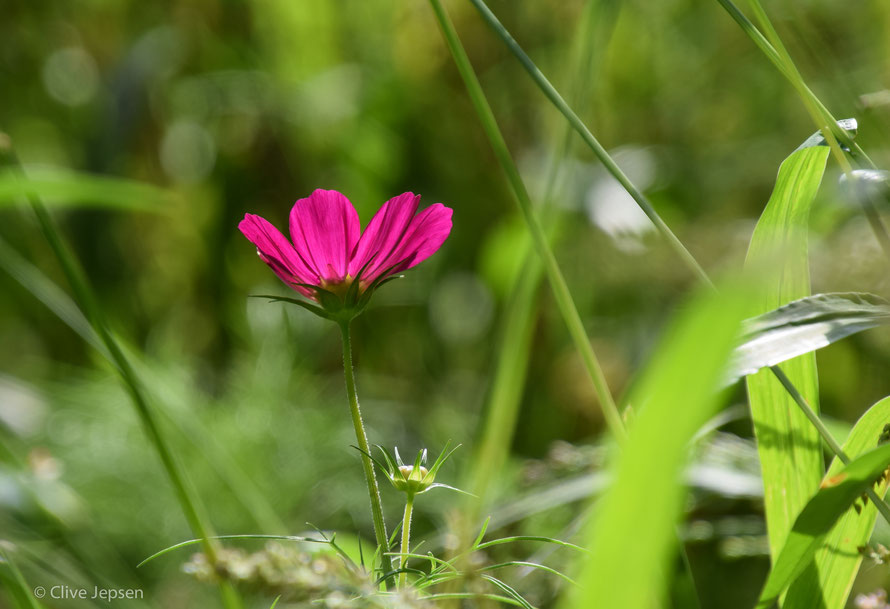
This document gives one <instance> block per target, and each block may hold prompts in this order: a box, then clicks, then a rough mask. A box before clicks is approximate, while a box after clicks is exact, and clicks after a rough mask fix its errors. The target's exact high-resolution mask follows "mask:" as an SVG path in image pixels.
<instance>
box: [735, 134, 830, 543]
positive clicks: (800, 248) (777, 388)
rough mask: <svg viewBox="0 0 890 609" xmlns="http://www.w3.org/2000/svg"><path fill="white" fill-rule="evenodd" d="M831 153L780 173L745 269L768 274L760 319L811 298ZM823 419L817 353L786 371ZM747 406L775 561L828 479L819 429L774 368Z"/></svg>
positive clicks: (802, 155) (758, 377)
mask: <svg viewBox="0 0 890 609" xmlns="http://www.w3.org/2000/svg"><path fill="white" fill-rule="evenodd" d="M828 154H829V150H828V148H827V147H825V146H811V147H807V148H803V149H799V150H797V151H796V152H794V153H792V154H791V155H790V156H789V157H788V158H787V159H785V161H784V162H783V163H782V165H781V166H780V167H779V173H778V177H777V178H776V185H775V188H774V189H773V193H772V195H771V196H770V199H769V201H768V202H767V204H766V208H765V209H764V210H763V214H762V215H761V216H760V220H759V221H758V222H757V226H756V228H755V229H754V234H753V235H752V237H751V244H750V246H749V248H748V256H747V260H746V266H749V267H753V268H754V269H755V270H756V271H757V272H758V273H760V274H765V275H766V277H765V279H766V286H767V290H766V291H765V292H764V295H763V298H762V301H761V302H760V303H759V307H758V310H756V312H757V313H764V312H767V311H772V310H774V309H776V308H778V307H779V306H781V305H783V304H785V303H788V302H790V301H792V300H796V299H800V298H803V297H806V296H809V295H810V278H809V261H808V245H807V230H808V225H809V213H810V207H811V205H812V202H813V199H814V198H815V196H816V192H817V191H818V189H819V185H820V183H821V181H822V176H823V173H824V171H825V164H826V162H827V159H828ZM780 372H784V375H785V376H787V377H788V378H789V379H790V380H791V382H792V383H793V385H794V386H796V387H797V388H798V390H799V392H800V394H801V395H802V396H803V398H804V399H805V400H806V402H807V403H809V404H810V405H811V406H812V410H814V411H815V412H817V413H818V380H817V374H816V360H815V355H813V354H812V353H809V354H806V355H803V356H800V357H797V358H795V359H792V360H790V361H787V362H785V363H784V364H783V365H782V368H781V371H780ZM747 386H748V403H749V405H750V408H751V418H752V420H753V422H754V433H755V435H756V436H757V449H758V452H759V455H760V464H761V472H762V474H763V485H764V507H765V511H766V521H767V529H768V531H769V543H770V553H771V555H772V557H773V558H775V557H776V555H777V553H778V551H779V549H780V548H781V547H782V545H783V544H784V541H785V536H786V535H787V534H788V531H789V530H790V529H791V525H792V523H793V522H794V519H795V518H796V517H797V514H798V513H800V510H801V509H803V506H804V505H805V504H806V502H807V501H808V500H809V499H810V497H811V496H812V495H813V494H814V493H815V492H816V489H817V488H818V487H819V481H820V480H821V478H822V473H823V471H824V470H823V461H822V445H821V440H820V436H819V433H818V431H817V430H816V429H815V428H814V427H813V426H812V424H811V423H810V421H809V419H808V418H807V417H806V416H805V415H804V413H803V412H802V411H800V410H799V407H798V404H796V403H795V401H794V400H793V399H792V398H791V397H790V396H789V395H788V394H787V393H786V390H785V388H784V387H783V385H782V383H780V382H778V381H777V379H776V378H775V376H774V374H773V373H771V372H770V371H769V370H763V371H761V372H759V373H757V374H754V375H751V376H748V377H747Z"/></svg>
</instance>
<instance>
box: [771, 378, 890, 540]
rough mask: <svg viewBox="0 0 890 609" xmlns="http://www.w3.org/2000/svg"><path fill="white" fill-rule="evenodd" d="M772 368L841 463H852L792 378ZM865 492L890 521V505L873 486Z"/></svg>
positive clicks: (885, 518)
mask: <svg viewBox="0 0 890 609" xmlns="http://www.w3.org/2000/svg"><path fill="white" fill-rule="evenodd" d="M770 370H772V371H773V374H775V375H776V378H777V379H779V382H780V383H782V386H783V387H784V388H785V391H787V392H788V394H789V395H790V396H791V398H792V399H793V400H794V403H795V404H797V405H798V407H799V408H800V410H801V412H803V414H804V415H805V416H806V417H807V418H808V419H809V420H810V423H812V424H813V427H815V428H816V430H817V431H818V432H819V435H820V436H822V439H823V440H824V441H825V443H826V444H827V445H828V447H829V448H830V449H831V452H833V453H834V454H835V455H837V458H838V459H840V460H841V463H843V464H844V465H847V464H848V463H850V457H849V456H847V453H845V452H844V449H843V448H842V447H841V445H840V444H838V443H837V440H835V439H834V436H832V435H831V432H830V431H828V428H827V427H825V423H823V422H822V419H820V418H819V415H817V414H816V413H815V412H813V409H812V408H810V405H809V404H808V403H807V400H806V398H804V397H803V396H802V395H801V393H800V391H798V390H797V387H795V386H794V383H792V382H791V379H789V378H788V377H787V376H786V375H785V373H784V372H783V371H782V369H781V368H779V367H778V366H770ZM865 492H866V494H867V495H868V498H869V499H871V500H872V502H873V503H874V504H875V507H876V508H877V509H878V511H879V512H880V513H881V516H883V517H884V520H886V521H887V522H890V506H888V505H887V503H886V502H885V501H884V500H883V499H882V498H881V497H879V496H878V494H877V493H876V492H875V490H874V489H873V488H871V487H868V489H867V490H866V491H865Z"/></svg>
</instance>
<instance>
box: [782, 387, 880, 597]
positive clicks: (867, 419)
mask: <svg viewBox="0 0 890 609" xmlns="http://www.w3.org/2000/svg"><path fill="white" fill-rule="evenodd" d="M887 421H890V398H884V399H883V400H881V401H880V402H878V403H877V404H875V405H874V406H872V407H871V408H869V409H868V410H867V411H866V412H865V414H863V415H862V417H860V419H859V420H858V421H857V422H856V425H855V426H854V427H853V429H852V431H850V435H849V436H848V437H847V440H846V442H844V452H845V453H846V454H847V455H849V456H851V457H854V458H856V457H859V456H861V455H863V454H865V452H866V451H868V450H871V449H872V448H874V447H875V445H876V444H877V443H878V439H879V438H880V437H881V434H882V432H883V429H884V426H885V425H886V424H887ZM842 469H843V463H841V461H840V460H839V459H835V460H834V461H833V462H832V463H831V467H829V468H828V476H829V477H832V476H837V475H838V474H839V473H840V472H841V470H842ZM884 490H885V487H880V488H879V489H878V490H877V494H878V496H879V497H883V495H884ZM876 516H877V510H876V509H875V504H874V501H868V502H865V504H864V506H863V507H862V509H861V511H860V512H857V511H855V510H849V511H848V512H846V513H845V514H844V515H843V516H842V517H841V518H840V520H838V521H837V524H835V526H834V528H833V529H832V530H831V533H830V534H829V535H828V538H827V539H826V540H825V543H824V544H823V546H822V547H821V548H819V549H818V550H817V551H816V555H815V559H814V561H813V562H814V564H815V569H809V570H807V571H805V572H804V573H803V575H801V576H800V578H798V580H797V581H796V582H794V584H792V585H791V588H790V589H789V590H788V594H787V595H786V596H785V603H784V605H783V607H784V609H810V608H811V607H822V608H824V609H842V608H843V607H844V606H845V604H846V602H847V597H848V596H849V594H850V589H851V588H852V587H853V580H854V579H855V578H856V573H857V572H858V571H859V565H860V563H861V562H862V555H861V554H860V553H859V548H860V547H861V546H864V545H865V544H866V543H868V539H869V537H870V536H871V532H872V529H873V528H874V525H875V519H876ZM816 574H818V575H816Z"/></svg>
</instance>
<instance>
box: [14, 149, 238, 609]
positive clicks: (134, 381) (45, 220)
mask: <svg viewBox="0 0 890 609" xmlns="http://www.w3.org/2000/svg"><path fill="white" fill-rule="evenodd" d="M7 155H8V156H9V157H10V158H11V160H12V166H14V167H21V165H20V164H19V162H18V159H17V158H16V157H15V155H14V153H12V151H11V150H8V151H7ZM27 200H28V202H29V204H30V205H31V209H32V210H33V211H34V214H35V216H36V217H37V221H38V223H39V225H40V229H41V231H42V232H43V235H44V237H45V238H46V240H47V242H48V243H49V246H50V248H51V249H52V250H53V253H54V254H55V256H56V259H57V260H58V261H59V265H60V266H61V267H62V272H63V273H64V275H65V278H66V279H67V280H68V283H69V284H70V286H71V289H72V290H73V292H74V297H75V300H76V301H77V303H78V305H79V306H80V307H81V308H82V310H83V311H84V314H85V316H86V318H87V319H88V320H89V322H90V325H91V326H92V327H93V331H95V333H96V334H97V335H98V337H99V339H100V340H101V341H102V344H103V345H105V348H106V349H107V351H108V353H109V355H110V356H111V359H112V361H113V363H114V366H115V367H116V368H117V370H118V373H119V374H120V377H121V380H122V381H123V385H124V388H125V389H126V391H127V393H128V394H129V396H130V399H131V401H132V403H133V406H134V407H135V409H136V412H137V414H138V416H139V419H140V421H141V422H142V425H143V428H144V429H145V432H146V435H148V439H149V441H150V442H151V444H152V446H154V448H155V451H156V452H157V454H158V457H159V458H160V460H161V464H162V465H163V467H164V471H165V472H166V473H167V477H168V478H169V479H170V483H171V484H172V485H173V490H174V493H175V495H176V498H177V499H178V501H179V505H180V507H181V508H182V511H183V514H184V515H185V518H186V520H187V521H188V523H189V527H190V528H191V529H192V531H193V532H194V533H195V536H196V537H199V538H200V539H201V540H202V548H203V550H204V553H205V554H206V556H207V559H208V560H209V561H210V562H211V563H216V561H217V558H218V550H219V546H218V544H217V543H216V542H215V541H213V540H212V537H213V536H214V531H213V528H212V526H211V525H210V521H209V518H208V517H207V514H206V511H205V509H204V506H203V504H202V503H201V500H200V498H199V497H198V494H197V492H196V491H195V489H194V487H193V486H192V484H191V482H190V481H189V480H188V477H187V476H186V474H185V472H184V471H183V470H182V467H181V465H180V464H179V462H178V461H177V459H176V457H175V456H174V452H173V449H172V448H171V446H170V444H169V443H168V441H167V438H166V436H165V435H164V433H163V432H162V431H161V427H160V425H158V422H157V420H156V418H155V415H154V412H153V411H152V410H151V407H150V406H149V403H148V399H147V397H146V395H147V392H146V391H145V390H144V388H143V387H142V383H141V381H140V380H139V377H138V376H137V375H136V372H135V371H134V369H133V367H132V365H131V364H130V361H129V360H128V359H127V357H126V356H125V355H124V351H123V349H122V348H121V346H120V345H119V344H118V342H117V339H116V338H115V337H114V335H113V334H112V332H111V330H109V328H108V324H107V321H106V319H105V316H104V313H103V312H102V309H101V306H100V305H99V302H98V300H97V299H96V297H95V295H94V294H93V291H92V289H91V288H90V286H89V282H88V281H87V279H86V277H85V274H84V272H83V270H82V269H81V268H80V265H79V264H78V262H77V258H76V257H75V256H74V254H73V253H72V252H71V251H70V250H69V249H68V247H67V245H66V244H65V242H64V240H63V239H62V236H61V235H60V233H59V231H58V230H57V229H56V227H55V223H54V222H53V220H52V218H51V217H50V215H49V212H48V211H47V210H46V208H45V207H44V206H43V203H42V202H41V201H40V199H39V198H38V197H36V196H35V195H33V194H28V196H27ZM219 587H220V594H221V596H222V600H223V604H224V606H225V607H227V608H229V609H236V608H239V607H241V600H240V598H239V597H238V594H237V592H236V591H235V589H234V588H233V587H232V586H231V585H230V584H229V583H227V582H220V584H219Z"/></svg>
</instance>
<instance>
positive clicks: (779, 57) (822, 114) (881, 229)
mask: <svg viewBox="0 0 890 609" xmlns="http://www.w3.org/2000/svg"><path fill="white" fill-rule="evenodd" d="M717 1H718V2H719V3H720V5H721V6H722V7H723V8H724V9H725V10H726V12H727V13H729V15H730V16H731V17H732V18H733V19H734V20H735V21H736V23H737V24H738V25H739V27H741V28H742V30H743V31H744V32H745V33H746V34H748V36H749V37H750V38H751V39H752V40H753V41H754V44H756V45H757V47H758V48H759V49H760V50H761V51H763V53H764V54H765V55H766V56H767V58H768V59H769V60H770V61H771V62H772V63H773V65H775V66H776V68H778V70H779V71H780V72H781V73H782V75H783V76H785V78H786V79H788V82H789V83H791V85H792V86H793V87H794V89H795V90H796V91H797V93H798V95H799V96H800V98H801V101H802V102H803V103H804V105H805V107H806V108H807V112H808V113H809V114H810V116H811V117H812V118H813V120H814V122H815V123H816V125H817V126H818V128H819V129H820V130H821V131H822V133H823V135H824V136H825V141H826V142H828V145H829V146H830V147H831V150H832V153H833V154H834V156H835V158H836V159H837V161H838V163H839V164H840V166H841V168H842V169H843V170H844V173H846V174H847V177H848V179H850V180H851V184H852V183H853V180H854V178H853V176H852V175H851V174H852V167H851V166H850V163H849V162H848V161H847V159H846V155H844V154H843V151H842V149H841V147H840V146H839V145H838V141H840V142H841V143H843V144H844V146H847V147H848V148H849V149H850V150H852V151H854V152H855V153H856V154H857V155H858V156H859V157H861V158H862V159H863V160H864V161H865V163H866V164H867V165H868V166H869V167H871V168H872V169H875V168H876V166H875V164H874V162H873V161H872V160H871V159H870V158H869V156H868V155H867V154H866V153H865V151H864V150H863V149H862V148H861V147H860V146H859V144H857V143H856V142H854V141H853V140H852V138H851V137H850V136H849V135H848V134H847V133H846V132H845V131H844V130H843V129H841V128H840V127H838V125H837V120H836V119H835V118H834V117H833V116H832V114H831V112H829V111H828V108H826V107H825V105H824V104H823V103H822V101H821V100H820V99H819V98H818V97H817V96H816V94H815V93H813V91H812V90H811V89H810V88H809V87H808V86H807V84H806V82H805V81H804V80H803V77H802V76H801V74H800V71H799V70H798V69H797V67H796V65H795V64H794V60H793V59H792V58H791V55H790V54H789V53H788V51H787V49H786V48H785V45H784V44H782V40H781V38H780V37H779V35H778V32H776V29H775V28H774V27H773V25H772V22H771V21H770V20H769V17H768V16H767V14H766V12H765V11H764V10H763V7H762V6H761V5H760V3H759V2H758V0H751V2H750V4H751V6H752V8H753V10H754V12H755V14H756V15H757V18H758V21H760V23H761V26H762V27H763V28H764V29H765V30H766V31H767V34H769V36H770V39H771V40H768V39H767V38H766V36H764V35H763V34H762V33H761V32H760V30H758V29H757V27H756V26H755V25H754V24H753V23H751V21H750V20H749V19H748V18H747V17H746V16H745V15H744V13H742V11H741V10H739V8H738V7H737V6H736V5H735V4H733V2H732V0H717ZM826 127H827V128H826ZM859 203H860V205H861V206H862V210H863V213H864V214H865V217H866V220H868V224H869V226H870V227H871V229H872V232H874V234H875V237H876V238H877V240H878V243H879V244H880V246H881V249H882V250H883V251H884V254H885V256H886V257H888V258H890V231H888V229H887V226H886V225H885V224H884V222H883V220H882V219H881V217H880V214H879V213H878V211H877V209H876V208H875V205H874V203H873V202H872V201H871V200H870V199H869V198H867V197H865V198H863V197H860V198H859Z"/></svg>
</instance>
